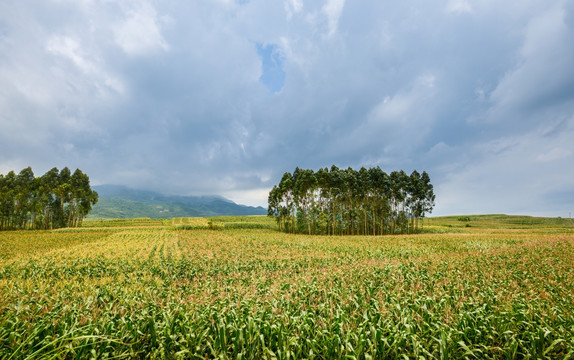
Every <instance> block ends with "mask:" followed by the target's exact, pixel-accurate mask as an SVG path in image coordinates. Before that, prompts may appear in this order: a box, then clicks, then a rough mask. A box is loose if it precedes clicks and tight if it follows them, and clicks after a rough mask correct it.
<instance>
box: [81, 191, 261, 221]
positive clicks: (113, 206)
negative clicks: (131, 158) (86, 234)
mask: <svg viewBox="0 0 574 360" xmlns="http://www.w3.org/2000/svg"><path fill="white" fill-rule="evenodd" d="M92 189H94V190H95V191H97V192H98V194H99V200H98V203H97V204H96V205H95V206H94V208H93V210H92V211H91V212H90V214H89V215H88V219H124V218H137V217H149V218H152V219H168V218H174V217H193V216H202V217H209V216H220V215H266V214H267V210H266V209H264V208H263V207H261V206H258V207H253V206H245V205H239V204H236V203H234V202H233V201H231V200H228V199H225V198H223V197H221V196H174V195H163V194H160V193H156V192H153V191H146V190H135V189H130V188H128V187H125V186H119V185H98V186H93V187H92Z"/></svg>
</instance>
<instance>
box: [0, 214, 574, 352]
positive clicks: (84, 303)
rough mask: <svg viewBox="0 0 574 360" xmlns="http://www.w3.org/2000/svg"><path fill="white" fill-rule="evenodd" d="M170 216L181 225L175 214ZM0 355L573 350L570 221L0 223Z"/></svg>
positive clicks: (573, 256)
mask: <svg viewBox="0 0 574 360" xmlns="http://www.w3.org/2000/svg"><path fill="white" fill-rule="evenodd" d="M170 225H171V224H170ZM0 244H1V246H2V258H1V259H0V358H23V357H26V356H31V357H38V356H40V355H42V356H46V355H50V354H52V355H56V357H57V358H85V357H89V356H93V357H96V358H106V357H119V358H121V357H131V358H133V357H151V358H154V357H155V358H216V357H218V358H254V359H255V358H278V359H287V358H292V359H293V358H342V357H345V356H348V357H349V358H353V357H354V358H357V359H359V358H361V359H366V358H397V357H401V356H407V357H409V358H410V357H413V358H418V357H424V358H437V359H438V358H440V359H443V358H448V357H450V358H502V357H505V358H525V357H538V358H568V357H572V355H573V354H574V296H573V295H574V267H573V266H572V264H573V263H574V236H573V235H571V233H570V232H569V231H568V230H567V229H566V230H564V231H563V232H562V233H561V234H545V233H544V232H539V233H536V231H532V232H530V233H528V232H524V231H515V232H509V231H506V230H504V231H492V232H486V233H480V232H472V233H453V234H440V235H439V234H425V235H414V236H386V237H308V236H301V235H289V234H284V233H279V232H277V231H272V230H268V229H228V230H219V231H214V230H187V231H183V230H174V229H173V227H172V226H156V227H147V228H136V229H131V228H122V227H119V228H110V229H101V228H97V229H94V230H93V231H60V232H12V233H0Z"/></svg>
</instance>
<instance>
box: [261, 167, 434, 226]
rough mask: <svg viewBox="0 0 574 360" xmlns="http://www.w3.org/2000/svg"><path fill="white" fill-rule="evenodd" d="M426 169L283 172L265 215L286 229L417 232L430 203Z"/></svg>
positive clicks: (431, 206) (430, 189)
mask: <svg viewBox="0 0 574 360" xmlns="http://www.w3.org/2000/svg"><path fill="white" fill-rule="evenodd" d="M434 201H435V195H434V192H433V186H432V184H431V183H430V177H429V175H428V174H427V173H426V172H423V173H422V174H419V172H418V171H416V170H415V171H413V172H412V173H411V175H407V174H406V173H405V172H404V171H402V170H401V171H393V172H392V173H390V174H386V173H385V172H384V171H382V170H381V169H380V168H379V167H376V168H370V169H366V168H364V167H363V168H361V169H360V170H359V171H355V170H353V169H352V168H348V169H346V170H341V169H339V168H337V167H336V166H332V167H331V169H330V170H329V169H327V168H325V169H319V171H317V172H314V171H313V170H306V169H300V168H296V169H295V171H294V172H293V174H291V173H287V172H286V173H285V174H284V175H283V178H282V179H281V181H280V183H279V184H278V185H276V186H274V187H273V189H272V190H271V191H270V192H269V197H268V203H269V206H268V212H267V213H268V215H269V216H270V217H273V218H275V219H276V221H277V224H278V226H279V227H280V228H281V229H282V230H283V231H285V232H291V233H303V234H309V235H311V234H321V235H322V234H326V235H382V234H396V233H400V234H405V233H418V232H421V231H422V226H421V229H419V220H421V219H424V217H425V215H426V214H427V213H430V212H431V211H432V209H433V207H434Z"/></svg>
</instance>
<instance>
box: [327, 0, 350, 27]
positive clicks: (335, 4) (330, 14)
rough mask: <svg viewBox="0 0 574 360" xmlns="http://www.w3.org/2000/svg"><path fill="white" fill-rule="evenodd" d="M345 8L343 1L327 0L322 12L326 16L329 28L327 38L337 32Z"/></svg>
mask: <svg viewBox="0 0 574 360" xmlns="http://www.w3.org/2000/svg"><path fill="white" fill-rule="evenodd" d="M344 7H345V0H327V3H326V4H325V5H324V6H323V8H322V11H323V13H324V14H325V15H326V16H327V22H328V26H329V31H328V36H333V34H335V33H336V32H337V28H338V25H339V18H340V17H341V14H342V12H343V8H344Z"/></svg>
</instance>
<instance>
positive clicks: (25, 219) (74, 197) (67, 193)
mask: <svg viewBox="0 0 574 360" xmlns="http://www.w3.org/2000/svg"><path fill="white" fill-rule="evenodd" d="M97 201H98V193H97V192H95V191H93V190H92V189H91V187H90V179H89V177H88V175H86V174H84V173H83V172H82V171H81V170H79V169H77V170H76V171H74V173H73V174H72V173H71V171H70V169H68V168H67V167H65V168H63V169H62V170H61V171H58V169H57V168H53V169H51V170H50V171H48V172H47V173H45V174H44V175H42V176H41V177H35V176H34V172H33V171H32V169H31V168H30V167H27V168H25V169H24V170H22V171H20V173H19V174H18V175H16V174H15V173H14V171H10V172H9V173H8V174H6V175H2V174H0V230H9V229H10V230H12V229H55V228H61V227H76V226H80V225H81V224H82V220H83V219H84V217H85V216H86V215H87V214H88V213H89V212H90V210H91V209H92V205H95V204H96V203H97Z"/></svg>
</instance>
